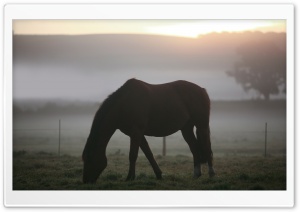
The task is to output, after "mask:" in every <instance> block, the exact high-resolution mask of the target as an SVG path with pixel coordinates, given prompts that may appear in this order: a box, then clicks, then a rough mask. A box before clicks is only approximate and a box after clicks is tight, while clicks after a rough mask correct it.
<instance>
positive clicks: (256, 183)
mask: <svg viewBox="0 0 300 212" xmlns="http://www.w3.org/2000/svg"><path fill="white" fill-rule="evenodd" d="M13 157H14V160H13V190H285V189H286V159H285V157H283V156H267V157H263V156H234V155H233V156H223V157H215V159H214V164H215V170H216V176H215V177H213V178H210V177H209V176H208V169H207V167H206V166H203V167H202V172H203V173H202V176H201V177H200V178H199V179H193V163H192V158H191V157H189V156H185V155H176V156H165V157H163V156H160V155H158V156H156V160H157V162H158V164H159V166H160V168H161V169H162V171H163V179H162V180H157V179H156V178H155V175H154V173H153V171H152V168H151V166H150V164H149V162H148V161H147V159H146V158H145V157H144V156H143V155H141V156H139V158H138V160H137V165H136V169H137V171H136V180H134V181H130V182H126V181H125V178H126V176H127V170H128V156H127V155H124V154H110V155H108V166H107V168H106V169H105V171H104V172H103V173H102V174H101V176H100V177H99V179H98V181H97V183H96V184H94V185H86V184H83V183H82V180H81V179H82V166H83V163H82V161H81V157H77V156H69V155H62V156H60V157H59V156H57V155H54V154H50V153H46V152H38V153H28V152H25V151H19V152H14V155H13Z"/></svg>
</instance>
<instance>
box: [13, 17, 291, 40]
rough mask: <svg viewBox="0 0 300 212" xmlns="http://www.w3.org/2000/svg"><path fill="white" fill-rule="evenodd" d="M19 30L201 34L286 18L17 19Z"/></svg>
mask: <svg viewBox="0 0 300 212" xmlns="http://www.w3.org/2000/svg"><path fill="white" fill-rule="evenodd" d="M13 30H14V33H15V34H34V35H41V34H48V35H53V34H63V35H78V34H156V35H168V36H180V37H190V38H197V37H198V36H199V35H203V34H207V33H211V32H224V31H226V32H240V31H245V30H247V31H261V32H267V31H273V32H285V21H284V20H16V21H14V23H13Z"/></svg>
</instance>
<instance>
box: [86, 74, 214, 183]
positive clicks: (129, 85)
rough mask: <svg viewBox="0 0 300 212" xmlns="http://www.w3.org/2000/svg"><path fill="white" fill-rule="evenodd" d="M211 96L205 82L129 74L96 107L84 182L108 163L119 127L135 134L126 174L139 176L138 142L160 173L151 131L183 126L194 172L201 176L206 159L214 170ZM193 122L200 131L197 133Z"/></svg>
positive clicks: (155, 133) (162, 132)
mask: <svg viewBox="0 0 300 212" xmlns="http://www.w3.org/2000/svg"><path fill="white" fill-rule="evenodd" d="M209 115H210V100H209V97H208V94H207V92H206V90H205V89H204V88H201V87H199V86H198V85H195V84H193V83H190V82H187V81H183V80H179V81H175V82H170V83H166V84H160V85H151V84H148V83H145V82H143V81H140V80H137V79H130V80H128V81H127V82H126V83H125V84H124V85H123V86H122V87H120V88H119V89H118V90H117V91H115V92H114V93H112V94H111V95H110V96H108V98H107V99H106V100H105V101H104V102H103V104H102V105H101V107H100V108H99V109H98V111H97V112H96V115H95V117H94V120H93V124H92V127H91V131H90V134H89V137H88V139H87V142H86V145H85V148H84V150H83V154H82V159H83V162H84V165H83V182H84V183H95V182H96V180H97V178H98V177H99V175H100V174H101V173H102V171H103V170H104V169H105V168H106V166H107V158H106V154H105V152H106V147H107V144H108V142H109V140H110V138H111V136H112V135H113V134H114V132H115V131H116V130H117V129H119V130H120V131H121V132H123V133H124V134H126V135H128V136H129V137H130V152H129V162H130V163H129V172H128V176H127V178H126V180H133V179H134V178H135V163H136V160H137V156H138V150H139V148H141V149H142V151H143V152H144V154H145V156H146V157H147V159H148V160H149V162H150V164H151V166H152V168H153V170H154V173H155V175H156V177H157V179H161V177H162V172H161V170H160V168H159V167H158V165H157V163H156V161H155V159H154V157H153V154H152V152H151V149H150V148H149V145H148V142H147V140H146V138H145V135H147V136H156V137H163V136H168V135H171V134H173V133H175V132H177V131H178V130H181V132H182V135H183V138H184V139H185V141H186V142H187V144H188V145H189V148H190V150H191V152H192V154H193V160H194V177H195V178H198V177H200V176H201V164H202V163H207V164H208V168H209V175H210V176H214V174H215V172H214V169H213V164H212V160H213V154H212V150H211V143H210V130H209ZM194 126H195V127H196V128H197V129H196V135H197V138H196V136H195V134H194V131H193V129H194Z"/></svg>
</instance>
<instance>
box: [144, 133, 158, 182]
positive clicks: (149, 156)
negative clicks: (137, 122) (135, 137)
mask: <svg viewBox="0 0 300 212" xmlns="http://www.w3.org/2000/svg"><path fill="white" fill-rule="evenodd" d="M140 147H141V149H142V151H143V152H144V154H145V156H146V158H147V159H148V161H149V162H150V164H151V166H152V168H153V171H154V173H155V175H156V178H157V179H162V176H161V175H162V171H161V170H160V168H159V166H158V165H157V163H156V161H155V159H154V157H153V153H152V151H151V149H150V147H149V145H148V142H147V140H146V138H145V136H143V138H142V141H141V144H140Z"/></svg>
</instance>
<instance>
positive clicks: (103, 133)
mask: <svg viewBox="0 0 300 212" xmlns="http://www.w3.org/2000/svg"><path fill="white" fill-rule="evenodd" d="M115 131H116V127H114V122H113V119H112V118H111V117H110V116H109V114H107V116H105V117H104V118H103V117H99V116H97V114H96V116H95V118H94V121H93V124H92V128H91V132H90V136H89V137H90V138H91V140H93V141H94V142H99V144H100V145H101V146H104V147H106V146H107V144H108V142H109V140H110V138H111V136H112V135H113V134H114V132H115Z"/></svg>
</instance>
